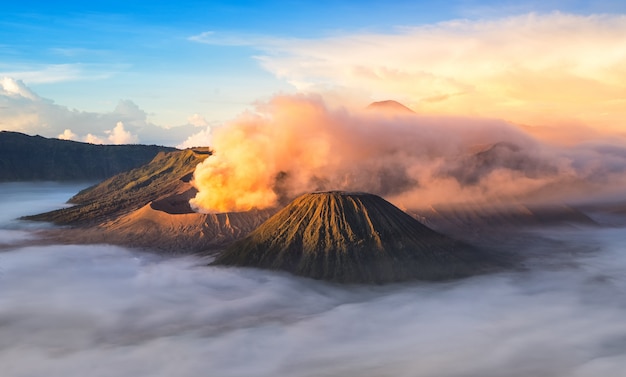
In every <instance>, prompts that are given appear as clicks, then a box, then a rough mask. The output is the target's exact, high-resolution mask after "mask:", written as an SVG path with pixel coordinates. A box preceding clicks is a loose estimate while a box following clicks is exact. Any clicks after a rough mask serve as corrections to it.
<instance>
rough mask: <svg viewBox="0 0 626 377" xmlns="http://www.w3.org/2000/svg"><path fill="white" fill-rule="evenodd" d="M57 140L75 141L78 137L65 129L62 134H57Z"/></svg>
mask: <svg viewBox="0 0 626 377" xmlns="http://www.w3.org/2000/svg"><path fill="white" fill-rule="evenodd" d="M57 138H58V139H61V140H77V139H78V135H76V134H75V133H73V132H72V130H70V129H69V128H66V129H65V130H64V131H63V133H62V134H59V135H58V136H57Z"/></svg>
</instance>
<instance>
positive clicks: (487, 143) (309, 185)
mask: <svg viewBox="0 0 626 377" xmlns="http://www.w3.org/2000/svg"><path fill="white" fill-rule="evenodd" d="M213 136H214V138H213V140H214V143H213V149H214V151H215V154H214V156H212V157H211V158H209V159H207V160H206V161H204V162H203V163H201V164H199V165H198V166H197V168H196V171H195V173H194V182H193V183H194V185H195V186H196V187H197V188H198V190H199V192H198V194H197V195H196V197H195V198H194V199H192V200H191V202H190V203H191V204H192V206H193V207H194V208H195V209H196V210H198V211H200V212H228V211H246V210H249V209H252V208H259V209H262V208H268V207H273V206H277V205H281V204H285V202H286V201H288V200H290V199H293V198H294V197H295V196H297V195H299V194H302V193H306V192H311V191H320V190H349V191H366V192H371V193H374V194H378V195H381V196H384V197H385V198H386V199H388V200H390V201H391V202H393V203H394V204H396V205H398V206H400V207H402V208H423V207H428V206H430V205H433V204H440V203H446V204H450V203H463V202H493V201H494V200H497V201H507V202H512V201H516V200H518V201H535V202H554V201H557V202H559V203H561V202H563V201H567V200H575V199H580V198H581V197H585V196H588V195H595V196H601V195H602V194H603V193H604V192H605V191H606V190H607V188H611V189H622V188H624V187H625V184H626V174H625V173H626V171H625V169H624V166H626V143H624V141H623V140H620V139H619V138H614V139H613V140H611V141H607V140H593V141H589V142H587V143H584V144H577V145H574V146H568V147H565V146H557V145H553V144H549V143H546V142H543V141H541V140H539V139H536V138H534V137H533V136H531V135H530V134H528V133H527V132H526V131H525V130H524V128H522V127H518V126H515V125H512V124H510V123H507V122H505V121H502V120H497V119H485V118H471V117H452V116H425V115H419V114H414V113H407V112H393V111H374V110H370V111H367V110H364V109H356V110H355V109H348V108H344V107H332V106H330V105H328V104H326V103H325V101H324V100H323V99H322V97H320V96H317V95H294V96H277V97H275V98H273V99H272V100H271V101H269V102H268V103H265V104H259V105H258V107H257V110H256V112H250V113H246V114H244V115H242V116H241V117H239V118H238V119H236V120H234V121H233V122H231V123H229V124H227V125H225V126H223V127H221V128H219V129H216V131H215V133H214V135H213Z"/></svg>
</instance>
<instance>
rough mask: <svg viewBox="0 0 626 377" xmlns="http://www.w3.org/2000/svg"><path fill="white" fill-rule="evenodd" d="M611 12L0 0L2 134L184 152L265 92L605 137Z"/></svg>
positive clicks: (610, 105)
mask: <svg viewBox="0 0 626 377" xmlns="http://www.w3.org/2000/svg"><path fill="white" fill-rule="evenodd" d="M624 14H626V3H624V2H623V1H621V0H615V1H611V0H607V1H593V2H586V1H550V0H548V1H523V2H519V1H472V0H456V1H447V2H433V1H396V2H393V5H390V3H389V2H385V1H315V2H312V1H311V2H306V1H265V2H257V1H211V2H205V1H176V2H168V1H152V2H141V1H137V2H128V1H124V2H122V1H91V2H79V1H64V2H62V4H57V3H54V2H44V1H41V2H39V1H21V2H10V3H8V4H3V10H2V12H1V14H0V78H1V79H0V80H1V81H0V128H1V129H3V130H14V131H20V132H25V133H29V134H41V135H43V136H47V137H58V136H61V137H64V138H69V139H75V140H81V141H89V142H101V143H129V142H131V143H136V142H140V143H156V144H165V145H174V146H176V145H178V146H191V145H193V144H194V143H196V144H197V143H205V144H206V143H210V142H211V133H212V129H214V128H215V127H221V126H222V125H224V124H225V123H228V122H229V121H231V120H232V119H235V118H236V117H238V116H239V115H240V114H242V113H243V112H245V111H255V106H257V105H258V104H259V103H265V102H268V101H271V98H272V97H273V96H275V95H284V94H295V93H302V92H315V93H319V94H321V95H322V96H323V97H324V99H325V100H326V101H327V103H328V104H329V106H338V105H343V106H349V107H350V106H353V107H359V106H365V105H367V104H368V103H369V102H371V101H376V100H383V99H395V100H398V101H401V102H403V103H405V104H406V105H407V106H410V107H411V108H413V109H414V110H416V111H418V112H421V113H427V114H441V113H444V114H458V115H472V116H479V117H489V118H498V119H504V120H506V121H510V122H513V123H516V124H522V125H527V126H528V125H530V126H535V127H540V126H541V127H545V126H552V125H555V124H564V123H565V124H567V125H569V126H572V127H575V128H576V129H577V130H587V133H586V135H587V134H590V133H591V134H593V133H595V132H597V129H599V128H601V129H602V130H607V129H610V130H612V131H615V130H619V129H620V128H621V127H622V126H623V125H622V124H619V122H617V121H616V120H617V119H620V118H621V119H623V115H624V112H623V111H624V110H621V109H622V108H624V107H626V106H624V101H625V99H624V98H625V97H626V85H625V82H624V81H625V80H624V76H625V75H624V73H625V72H624V68H621V67H624V66H626V64H623V63H624V60H625V59H626V46H625V44H626V42H624V40H623V35H624V30H625V29H626V19H625V18H624V17H625V16H624ZM564 88H567V89H564ZM562 89H564V90H562ZM529 93H532V94H529ZM574 97H576V98H574ZM581 104H585V106H584V107H582V108H581ZM573 110H575V111H573ZM565 114H567V116H565ZM537 130H539V129H538V128H537V129H536V131H537ZM546 134H549V132H546ZM190 137H191V138H190ZM188 138H190V139H188Z"/></svg>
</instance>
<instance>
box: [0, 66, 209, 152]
mask: <svg viewBox="0 0 626 377" xmlns="http://www.w3.org/2000/svg"><path fill="white" fill-rule="evenodd" d="M194 120H195V121H196V122H201V121H202V119H200V118H194ZM120 122H121V124H122V125H121V126H120V125H119V124H120ZM0 128H1V129H3V130H7V131H17V132H23V133H27V134H31V135H33V134H38V135H42V136H46V137H60V136H63V137H64V138H69V137H71V138H72V139H73V140H84V141H87V142H90V143H97V144H103V143H107V142H108V143H114V144H115V143H137V142H142V143H148V144H150V143H153V144H160V145H172V146H173V145H176V144H180V143H181V142H183V141H184V140H185V139H187V138H188V137H189V136H190V135H192V134H193V133H196V132H198V131H197V128H196V126H194V125H191V124H186V125H181V126H178V127H170V128H164V127H160V126H158V125H155V124H152V123H151V122H150V121H149V120H148V114H147V113H146V112H145V111H144V110H142V109H141V108H140V107H139V106H137V104H135V103H134V102H133V101H130V100H120V101H119V102H118V103H117V105H116V106H115V108H114V109H113V110H112V111H109V112H104V113H97V112H87V111H78V110H75V109H74V110H71V109H68V108H67V107H65V106H62V105H58V104H56V103H54V102H53V101H52V100H49V99H46V98H42V97H40V96H38V95H37V94H36V93H35V92H33V91H32V90H30V89H29V88H28V87H27V86H26V85H25V84H24V83H23V82H22V81H20V80H15V79H13V78H10V77H4V78H2V79H1V80H0ZM66 130H69V131H66ZM67 132H69V133H67Z"/></svg>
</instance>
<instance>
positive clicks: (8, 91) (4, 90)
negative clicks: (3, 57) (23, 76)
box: [0, 76, 39, 100]
mask: <svg viewBox="0 0 626 377" xmlns="http://www.w3.org/2000/svg"><path fill="white" fill-rule="evenodd" d="M0 95H3V96H11V97H23V98H28V99H31V100H37V99H38V98H39V97H38V96H37V95H36V94H35V93H33V92H32V91H31V90H30V89H28V88H27V87H26V85H24V82H22V80H15V79H13V78H11V77H7V76H4V77H2V79H0Z"/></svg>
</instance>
